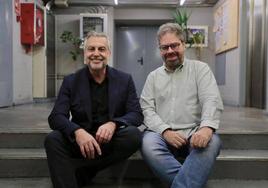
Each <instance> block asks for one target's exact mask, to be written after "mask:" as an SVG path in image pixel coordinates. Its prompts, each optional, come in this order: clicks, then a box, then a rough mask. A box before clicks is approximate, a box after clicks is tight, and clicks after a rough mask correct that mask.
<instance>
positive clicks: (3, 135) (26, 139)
mask: <svg viewBox="0 0 268 188" xmlns="http://www.w3.org/2000/svg"><path fill="white" fill-rule="evenodd" d="M49 132H50V130H44V131H40V130H39V131H36V132H34V131H28V132H26V131H24V132H21V131H13V132H11V131H9V132H0V148H43V147H44V139H45V137H46V135H47V134H48V133H49Z"/></svg>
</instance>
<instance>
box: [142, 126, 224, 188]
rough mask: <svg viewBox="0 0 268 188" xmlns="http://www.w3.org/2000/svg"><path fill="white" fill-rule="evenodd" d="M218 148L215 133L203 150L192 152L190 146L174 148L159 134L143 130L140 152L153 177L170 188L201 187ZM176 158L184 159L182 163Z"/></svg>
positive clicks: (218, 140)
mask: <svg viewBox="0 0 268 188" xmlns="http://www.w3.org/2000/svg"><path fill="white" fill-rule="evenodd" d="M220 147H221V141H220V138H219V136H218V135H217V134H213V137H212V139H211V140H210V142H209V144H208V146H207V147H206V148H204V149H194V148H191V147H190V145H186V146H185V147H183V148H180V149H176V148H174V147H172V146H170V145H169V144H168V143H167V142H166V141H165V139H164V138H163V137H162V136H161V135H160V134H158V133H155V132H152V131H146V132H145V133H144V136H143V141H142V148H141V153H142V156H143V159H144V160H145V162H146V163H147V164H148V165H149V167H150V168H151V170H152V171H153V172H154V174H155V175H156V176H157V177H159V178H160V179H161V180H162V181H163V182H165V183H167V184H168V185H169V186H170V187H171V188H201V187H204V186H205V184H206V182H207V179H208V176H209V173H210V171H211V169H212V166H213V164H214V162H215V160H216V157H217V156H218V154H219V152H220ZM177 157H183V158H185V161H184V162H183V164H182V163H180V162H179V161H178V160H177Z"/></svg>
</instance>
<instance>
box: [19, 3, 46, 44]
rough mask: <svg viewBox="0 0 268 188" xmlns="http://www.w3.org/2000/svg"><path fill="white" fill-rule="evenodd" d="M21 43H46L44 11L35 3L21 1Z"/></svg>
mask: <svg viewBox="0 0 268 188" xmlns="http://www.w3.org/2000/svg"><path fill="white" fill-rule="evenodd" d="M20 29H21V44H25V45H34V44H39V45H44V11H43V9H42V8H40V7H38V6H37V5H36V4H35V3H21V21H20Z"/></svg>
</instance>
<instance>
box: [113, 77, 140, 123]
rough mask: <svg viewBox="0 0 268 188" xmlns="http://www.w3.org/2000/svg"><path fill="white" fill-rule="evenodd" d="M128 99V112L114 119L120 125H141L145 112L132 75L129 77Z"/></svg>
mask: <svg viewBox="0 0 268 188" xmlns="http://www.w3.org/2000/svg"><path fill="white" fill-rule="evenodd" d="M127 80H128V81H127V86H126V87H127V92H126V95H127V97H126V98H127V100H126V104H125V105H126V107H125V109H126V113H125V114H124V115H123V116H121V117H116V118H114V119H113V121H115V122H116V123H117V124H119V125H126V126H136V127H138V126H140V125H141V124H142V122H143V114H142V110H141V107H140V103H139V99H138V97H137V93H136V88H135V85H134V82H133V79H132V77H131V76H128V79H127Z"/></svg>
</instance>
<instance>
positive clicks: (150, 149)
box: [141, 131, 165, 157]
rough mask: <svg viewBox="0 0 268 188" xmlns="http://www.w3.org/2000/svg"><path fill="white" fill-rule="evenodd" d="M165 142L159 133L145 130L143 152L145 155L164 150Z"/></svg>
mask: <svg viewBox="0 0 268 188" xmlns="http://www.w3.org/2000/svg"><path fill="white" fill-rule="evenodd" d="M163 144H164V142H163V141H162V138H161V136H160V135H159V134H157V133H154V132H150V131H147V132H144V134H143V138H142V146H141V152H142V155H143V156H144V157H146V156H148V157H150V156H151V155H156V153H158V152H159V151H161V150H164V148H165V147H164V146H163Z"/></svg>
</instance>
